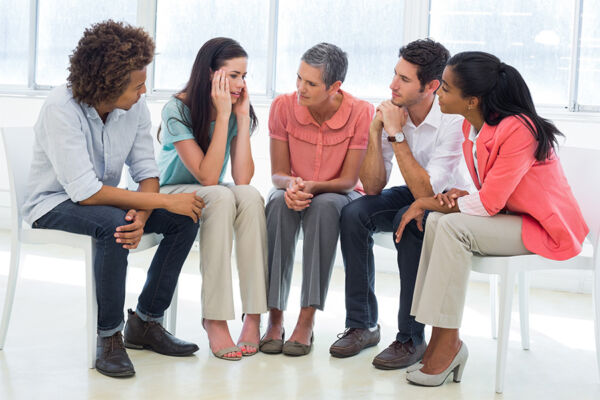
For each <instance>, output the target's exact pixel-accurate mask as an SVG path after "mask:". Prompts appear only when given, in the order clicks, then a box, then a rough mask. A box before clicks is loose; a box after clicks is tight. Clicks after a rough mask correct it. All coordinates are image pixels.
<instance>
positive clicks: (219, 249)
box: [158, 38, 267, 360]
mask: <svg viewBox="0 0 600 400" xmlns="http://www.w3.org/2000/svg"><path fill="white" fill-rule="evenodd" d="M247 64H248V54H247V53H246V51H245V50H244V49H243V48H242V47H241V46H240V44H239V43H238V42H236V41H235V40H232V39H228V38H214V39H211V40H209V41H207V42H206V43H205V44H204V45H203V46H202V48H200V50H199V51H198V55H197V56H196V60H195V62H194V66H193V68H192V73H191V76H190V79H189V81H188V83H187V84H186V86H185V88H184V89H183V90H182V91H180V92H179V93H177V94H175V95H174V96H173V97H172V98H171V99H170V100H169V101H168V102H167V103H166V104H165V106H164V108H163V111H162V124H161V129H160V132H159V135H160V139H161V140H162V150H161V152H160V155H159V158H158V165H159V169H160V172H161V173H160V184H161V192H165V193H180V192H196V193H197V194H198V195H199V196H201V197H202V198H203V200H204V202H205V203H206V208H205V210H204V212H203V213H202V219H201V228H200V271H201V273H202V315H203V320H202V321H203V326H204V329H206V332H207V333H208V338H209V341H210V347H211V351H212V352H213V354H214V355H215V356H216V357H218V358H222V359H226V360H239V359H241V357H242V355H244V356H249V355H253V354H255V353H256V351H257V350H258V341H259V337H260V331H259V328H260V314H261V313H263V312H266V310H267V305H266V255H267V251H266V228H265V213H264V200H263V198H262V197H261V195H260V193H259V192H258V190H256V189H255V188H254V187H252V186H250V185H249V184H250V180H251V179H252V176H253V175H254V162H253V160H252V152H251V148H250V133H251V132H252V131H253V130H254V129H255V128H256V125H257V118H256V115H255V114H254V110H253V108H252V106H251V105H250V99H249V94H248V88H247V86H246V81H245V78H246V69H247ZM230 158H231V175H232V178H233V184H231V183H223V178H224V175H225V172H226V169H227V165H228V164H229V160H230ZM234 234H235V239H236V240H235V250H236V256H237V267H238V272H239V280H240V292H241V297H242V309H243V313H244V315H245V320H244V324H243V328H242V332H241V334H240V337H239V339H238V342H237V344H234V342H233V340H232V339H231V335H230V333H229V328H228V325H227V320H230V319H234V316H235V315H234V305H233V290H232V276H231V248H232V243H233V235H234Z"/></svg>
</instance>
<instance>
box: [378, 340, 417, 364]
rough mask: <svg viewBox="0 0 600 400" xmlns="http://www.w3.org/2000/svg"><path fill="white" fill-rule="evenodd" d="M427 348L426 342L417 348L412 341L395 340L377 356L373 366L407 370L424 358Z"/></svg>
mask: <svg viewBox="0 0 600 400" xmlns="http://www.w3.org/2000/svg"><path fill="white" fill-rule="evenodd" d="M426 348H427V343H426V342H425V341H423V342H422V343H421V344H418V345H416V346H415V345H414V344H413V341H412V340H409V341H408V342H406V343H400V342H399V341H397V340H394V342H393V343H392V344H390V345H389V347H388V348H387V349H385V350H384V351H382V352H381V353H379V354H377V356H376V357H375V358H374V359H373V365H374V366H375V368H379V369H400V368H406V367H408V366H410V365H413V364H414V363H416V362H417V361H419V360H420V359H421V358H423V354H424V353H425V349H426Z"/></svg>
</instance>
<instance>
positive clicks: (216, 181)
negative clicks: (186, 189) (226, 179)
mask: <svg viewBox="0 0 600 400" xmlns="http://www.w3.org/2000/svg"><path fill="white" fill-rule="evenodd" d="M198 182H200V184H201V185H202V186H214V185H218V184H219V179H218V178H217V179H215V178H208V179H199V180H198Z"/></svg>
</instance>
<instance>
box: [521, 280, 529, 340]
mask: <svg viewBox="0 0 600 400" xmlns="http://www.w3.org/2000/svg"><path fill="white" fill-rule="evenodd" d="M519 316H520V317H521V347H523V350H529V274H528V273H527V272H525V271H521V272H519Z"/></svg>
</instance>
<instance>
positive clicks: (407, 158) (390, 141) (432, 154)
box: [329, 39, 469, 369]
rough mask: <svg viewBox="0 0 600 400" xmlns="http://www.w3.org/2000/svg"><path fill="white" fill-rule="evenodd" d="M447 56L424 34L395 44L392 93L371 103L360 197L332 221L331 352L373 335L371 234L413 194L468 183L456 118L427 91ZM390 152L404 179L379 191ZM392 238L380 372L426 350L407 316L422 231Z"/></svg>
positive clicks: (394, 224)
mask: <svg viewBox="0 0 600 400" xmlns="http://www.w3.org/2000/svg"><path fill="white" fill-rule="evenodd" d="M449 56H450V54H449V52H448V50H446V48H445V47H444V46H442V45H441V44H440V43H437V42H434V41H433V40H430V39H425V40H416V41H414V42H411V43H409V44H407V45H406V46H404V47H402V48H401V49H400V52H399V57H400V59H399V60H398V62H397V64H396V66H395V68H394V77H393V78H392V83H391V84H390V89H391V90H392V98H391V100H386V101H384V102H383V103H381V104H380V105H379V106H378V107H377V111H376V114H375V118H374V119H373V121H372V123H371V127H370V129H369V144H368V148H367V155H366V157H365V161H364V162H363V164H362V167H361V171H360V180H361V182H362V183H363V186H364V189H365V192H366V194H367V196H363V197H361V198H359V199H357V200H355V201H353V202H352V203H350V204H348V205H347V206H346V207H344V209H343V210H342V214H341V219H340V243H341V248H342V255H343V257H344V267H345V269H346V330H345V331H344V333H343V334H340V335H339V339H338V340H337V341H336V342H335V343H333V345H331V347H330V349H329V352H330V353H331V355H333V356H334V357H350V356H353V355H356V354H358V353H359V352H360V351H361V350H362V349H364V348H366V347H370V346H375V345H376V344H378V343H379V340H380V332H379V331H380V327H379V325H378V324H377V298H376V297H375V285H374V284H375V262H374V258H373V237H372V236H373V233H375V232H381V231H383V232H396V230H397V229H398V226H399V223H400V219H401V218H402V215H403V214H404V212H405V211H406V210H407V209H408V207H409V206H410V205H411V204H412V203H413V202H414V201H415V199H417V198H419V197H426V196H433V195H434V194H436V193H440V192H443V191H446V190H449V189H450V188H456V187H458V188H466V187H468V185H469V184H468V180H467V179H466V177H465V176H464V170H463V169H462V167H461V165H460V164H461V160H462V148H461V144H462V139H463V135H462V131H461V126H462V118H461V117H459V116H455V115H444V114H442V113H441V111H440V107H439V105H438V103H437V99H436V95H435V93H436V90H437V89H438V88H439V87H440V82H441V77H442V72H443V70H444V67H445V65H446V61H447V60H448V58H449ZM393 156H395V158H396V161H397V164H398V167H400V172H401V173H402V176H403V177H404V181H405V183H406V184H405V185H403V186H394V187H391V188H388V189H385V190H384V187H385V186H386V185H387V183H388V180H389V177H390V172H391V169H392V157H393ZM423 226H425V222H423ZM394 239H395V246H396V250H397V262H398V269H399V270H400V309H399V311H398V332H397V334H396V340H395V341H394V342H393V343H392V344H391V345H390V346H389V347H388V348H387V349H385V350H383V351H382V352H381V353H379V354H378V355H377V356H376V357H375V358H374V359H373V365H374V366H375V367H377V368H380V369H398V368H405V367H408V366H409V365H411V364H414V363H416V362H417V361H419V360H420V359H421V357H422V356H423V353H424V352H425V348H426V347H427V343H426V342H425V338H424V329H423V328H424V326H423V324H420V323H418V322H416V321H415V318H414V317H413V316H411V315H410V307H411V304H412V296H413V290H414V286H415V279H416V275H417V269H418V266H419V257H420V254H421V246H422V244H423V232H422V229H420V228H419V227H417V225H416V224H415V223H414V222H413V223H412V224H411V225H409V226H407V227H406V229H405V230H404V233H403V235H402V237H394Z"/></svg>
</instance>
